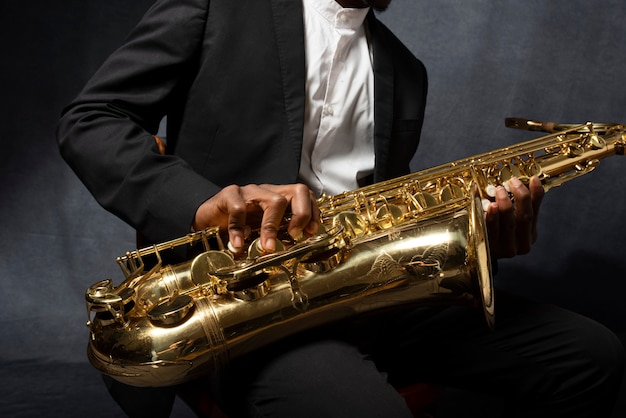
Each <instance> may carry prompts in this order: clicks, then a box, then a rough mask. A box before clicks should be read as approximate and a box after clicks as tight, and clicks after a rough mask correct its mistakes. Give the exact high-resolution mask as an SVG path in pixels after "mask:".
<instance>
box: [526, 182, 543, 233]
mask: <svg viewBox="0 0 626 418" xmlns="http://www.w3.org/2000/svg"><path fill="white" fill-rule="evenodd" d="M528 188H529V189H530V200H531V201H532V207H533V222H532V229H531V236H532V242H535V241H536V240H537V220H538V219H539V208H540V207H541V202H542V201H543V196H544V194H545V189H544V188H543V184H542V183H541V180H539V177H537V176H533V177H531V178H530V182H529V184H528Z"/></svg>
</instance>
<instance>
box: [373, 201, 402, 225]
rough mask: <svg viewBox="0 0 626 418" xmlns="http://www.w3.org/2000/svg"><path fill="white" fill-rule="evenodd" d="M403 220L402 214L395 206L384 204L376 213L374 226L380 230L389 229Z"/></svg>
mask: <svg viewBox="0 0 626 418" xmlns="http://www.w3.org/2000/svg"><path fill="white" fill-rule="evenodd" d="M403 220H404V213H403V212H402V209H400V207H398V206H397V205H390V204H385V205H383V206H381V207H379V208H378V210H377V211H376V225H378V227H379V228H380V229H387V228H391V227H392V226H394V225H398V224H400V223H401V222H402V221H403Z"/></svg>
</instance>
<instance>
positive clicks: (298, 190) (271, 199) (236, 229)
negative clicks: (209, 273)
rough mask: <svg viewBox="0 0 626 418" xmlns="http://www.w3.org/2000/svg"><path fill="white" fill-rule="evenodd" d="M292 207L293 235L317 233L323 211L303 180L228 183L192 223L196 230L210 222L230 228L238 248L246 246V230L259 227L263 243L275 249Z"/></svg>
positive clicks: (290, 231)
mask: <svg viewBox="0 0 626 418" xmlns="http://www.w3.org/2000/svg"><path fill="white" fill-rule="evenodd" d="M289 207H290V208H291V221H290V222H289V225H288V226H287V231H288V232H289V234H290V235H291V236H292V237H294V238H297V237H300V236H301V235H302V234H303V233H304V234H305V235H313V234H316V233H317V231H318V228H319V225H320V212H319V209H318V207H317V203H316V201H315V196H314V194H313V192H312V191H311V190H310V189H309V188H308V187H306V186H305V185H303V184H289V185H280V186H278V185H272V184H262V185H255V184H250V185H247V186H235V185H233V186H228V187H225V188H224V189H222V190H221V191H220V192H219V193H217V194H216V195H214V196H213V197H211V198H210V199H208V200H207V201H205V202H204V203H203V204H202V205H200V207H199V208H198V210H197V211H196V216H195V219H194V222H193V225H192V226H193V228H194V230H196V231H199V230H201V229H204V228H206V227H209V226H219V227H220V228H221V229H222V230H224V231H225V230H228V239H229V242H230V246H231V247H232V249H233V250H235V251H237V252H238V251H241V250H242V249H243V246H244V241H245V236H246V230H248V231H249V230H250V228H257V227H258V228H259V229H260V238H261V241H260V242H261V246H262V247H263V249H264V250H265V251H268V252H271V251H274V250H275V249H276V237H277V232H278V229H279V227H280V225H281V223H282V220H283V216H284V214H285V211H286V210H287V209H288V208H289ZM259 219H260V222H259Z"/></svg>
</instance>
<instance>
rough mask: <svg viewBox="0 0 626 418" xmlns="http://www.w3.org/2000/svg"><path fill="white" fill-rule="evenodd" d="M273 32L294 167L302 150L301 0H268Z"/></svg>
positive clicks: (302, 54) (302, 33)
mask: <svg viewBox="0 0 626 418" xmlns="http://www.w3.org/2000/svg"><path fill="white" fill-rule="evenodd" d="M271 3H272V15H273V17H274V22H273V24H274V28H275V33H276V45H277V47H278V55H279V58H280V67H281V77H282V84H283V95H284V100H285V111H286V122H287V130H288V133H289V137H290V138H291V140H292V144H293V147H294V148H293V151H294V155H295V156H296V157H297V162H296V164H297V167H299V166H300V154H301V152H302V132H303V129H304V128H303V127H304V98H305V90H304V88H305V87H304V84H305V80H306V78H305V74H304V70H305V68H304V65H305V57H304V24H303V18H302V2H301V1H294V0H271Z"/></svg>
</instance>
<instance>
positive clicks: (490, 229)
mask: <svg viewBox="0 0 626 418" xmlns="http://www.w3.org/2000/svg"><path fill="white" fill-rule="evenodd" d="M485 224H486V227H487V237H488V240H489V249H490V251H491V254H492V255H493V256H494V257H496V258H498V254H497V253H498V251H497V247H498V244H497V243H498V242H499V241H500V216H499V211H498V204H497V203H495V202H490V203H489V205H488V206H487V208H486V210H485Z"/></svg>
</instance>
